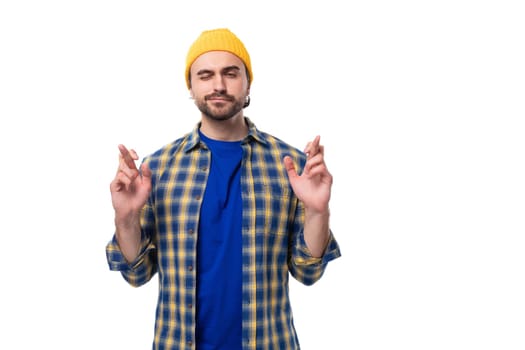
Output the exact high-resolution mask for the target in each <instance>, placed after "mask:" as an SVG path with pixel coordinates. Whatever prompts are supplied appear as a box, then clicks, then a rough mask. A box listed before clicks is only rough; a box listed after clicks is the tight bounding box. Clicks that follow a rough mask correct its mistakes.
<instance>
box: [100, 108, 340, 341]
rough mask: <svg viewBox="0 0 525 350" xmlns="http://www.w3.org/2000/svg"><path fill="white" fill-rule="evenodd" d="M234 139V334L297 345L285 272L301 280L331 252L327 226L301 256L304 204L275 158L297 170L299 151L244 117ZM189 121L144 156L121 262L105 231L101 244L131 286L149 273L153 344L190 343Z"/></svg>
mask: <svg viewBox="0 0 525 350" xmlns="http://www.w3.org/2000/svg"><path fill="white" fill-rule="evenodd" d="M246 122H247V123H248V125H249V133H248V135H247V136H246V137H245V138H244V140H243V141H242V149H243V160H242V169H241V191H242V201H243V209H242V281H243V282H242V299H243V300H242V316H243V320H242V336H243V339H242V342H243V349H252V350H256V349H261V350H262V349H275V350H286V349H299V348H300V347H299V341H298V339H297V334H296V331H295V328H294V324H293V316H292V310H291V306H290V300H289V290H288V278H289V273H290V274H291V275H292V276H293V277H294V278H296V279H297V280H298V281H299V282H301V283H304V284H305V285H311V284H313V283H314V282H316V281H317V280H319V279H320V278H321V276H322V275H323V272H324V270H325V268H326V265H327V263H328V262H329V261H331V260H333V259H335V258H337V257H339V256H340V255H341V253H340V250H339V246H338V244H337V242H336V240H335V238H334V237H333V235H332V234H330V241H329V243H328V246H327V248H326V251H325V253H324V255H323V257H322V258H314V257H312V256H311V254H310V252H309V250H308V248H307V246H306V243H305V240H304V236H303V231H302V230H303V223H304V208H303V206H302V203H301V202H300V201H299V200H298V199H297V197H296V196H295V195H294V193H293V191H292V188H291V187H290V183H289V181H288V175H287V173H286V170H285V168H284V166H283V162H282V159H283V157H284V156H285V155H290V156H291V157H292V159H293V160H294V162H295V165H296V169H298V172H299V173H300V171H301V170H302V169H303V167H304V164H305V162H306V157H305V154H304V153H303V152H301V151H299V150H298V149H296V148H294V147H291V146H289V145H287V144H286V143H284V142H283V141H281V140H279V139H278V138H276V137H274V136H271V135H269V134H267V133H264V132H261V131H259V130H258V129H257V128H256V127H255V125H254V124H253V123H252V122H251V121H250V120H249V119H248V118H246ZM199 127H200V123H199V124H197V126H196V127H195V129H194V130H193V131H192V132H191V133H189V134H187V135H185V136H184V137H182V138H180V139H178V140H176V141H174V142H173V143H171V144H168V145H166V146H165V147H163V148H161V149H160V150H158V151H156V152H155V153H153V154H152V155H150V156H148V157H146V158H144V162H146V163H147V164H148V165H149V168H150V169H151V170H152V172H153V176H152V185H153V187H152V192H151V195H150V198H149V200H148V202H147V204H146V205H145V206H144V208H143V211H142V215H141V225H142V248H141V251H140V253H139V256H138V257H137V258H136V260H135V261H133V262H131V263H128V262H127V261H126V260H125V258H124V257H123V255H122V253H121V252H120V249H119V246H118V243H117V241H116V238H115V236H113V239H112V240H111V241H110V242H109V243H108V245H107V246H106V254H107V260H108V264H109V268H110V269H111V270H115V271H120V272H121V273H122V275H123V277H124V278H125V280H126V281H128V282H129V283H130V284H131V285H133V286H140V285H143V284H144V283H146V282H148V281H149V280H150V279H151V278H152V277H153V276H154V274H155V273H158V274H159V275H158V277H159V293H160V294H159V298H158V304H157V310H156V321H155V336H154V341H153V348H154V349H158V350H161V349H162V350H175V349H177V350H179V349H192V348H194V347H195V307H194V305H195V301H196V289H195V287H196V274H197V273H198V271H196V268H195V267H196V262H197V256H196V249H197V238H198V231H197V228H198V222H199V213H200V207H201V202H202V198H203V195H204V190H205V187H206V182H207V178H208V171H209V169H210V164H211V154H210V151H209V150H208V149H207V148H206V145H205V144H204V143H203V142H201V140H200V138H199V133H198V128H199Z"/></svg>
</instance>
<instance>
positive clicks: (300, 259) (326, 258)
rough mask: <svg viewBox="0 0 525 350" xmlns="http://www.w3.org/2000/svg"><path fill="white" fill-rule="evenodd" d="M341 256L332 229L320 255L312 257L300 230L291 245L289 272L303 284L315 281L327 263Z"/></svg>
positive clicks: (322, 272)
mask: <svg viewBox="0 0 525 350" xmlns="http://www.w3.org/2000/svg"><path fill="white" fill-rule="evenodd" d="M340 256H341V250H340V248H339V244H338V243H337V241H336V239H335V237H334V235H333V233H332V231H330V238H329V241H328V244H327V246H326V249H325V252H324V254H323V256H322V257H319V258H316V257H313V256H312V254H311V253H310V250H309V249H308V246H307V245H306V241H305V239H304V232H303V231H301V232H300V233H299V234H298V235H297V236H296V237H295V242H294V244H293V246H292V255H291V262H290V272H291V274H292V276H294V278H295V279H297V280H298V281H299V282H301V283H303V284H305V285H312V284H314V283H315V282H317V281H318V280H319V279H320V278H321V277H322V275H323V274H324V271H325V269H326V266H327V265H328V263H329V262H330V261H332V260H334V259H336V258H338V257H340Z"/></svg>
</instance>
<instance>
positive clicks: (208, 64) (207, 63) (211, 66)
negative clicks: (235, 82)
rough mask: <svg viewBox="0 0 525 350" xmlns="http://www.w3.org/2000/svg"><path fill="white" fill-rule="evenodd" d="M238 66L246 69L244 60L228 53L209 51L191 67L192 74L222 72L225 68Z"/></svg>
mask: <svg viewBox="0 0 525 350" xmlns="http://www.w3.org/2000/svg"><path fill="white" fill-rule="evenodd" d="M231 66H237V67H239V68H242V67H244V63H243V62H242V60H241V59H240V58H239V57H237V56H235V55H234V54H232V53H230V52H227V51H209V52H206V53H203V54H202V55H200V56H199V57H197V59H196V60H195V61H194V62H193V64H192V65H191V71H192V72H198V71H200V70H203V69H206V70H221V69H223V68H225V67H231Z"/></svg>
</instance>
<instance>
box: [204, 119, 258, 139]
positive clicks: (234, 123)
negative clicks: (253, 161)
mask: <svg viewBox="0 0 525 350" xmlns="http://www.w3.org/2000/svg"><path fill="white" fill-rule="evenodd" d="M200 131H201V132H202V133H203V134H204V135H206V136H207V137H209V138H210V139H214V140H219V141H240V140H242V139H243V138H244V137H245V136H246V135H248V125H247V124H246V122H245V121H244V116H243V114H242V113H239V114H237V115H235V116H234V117H232V118H230V119H228V120H214V119H211V118H208V117H206V116H204V115H203V116H202V118H201V126H200Z"/></svg>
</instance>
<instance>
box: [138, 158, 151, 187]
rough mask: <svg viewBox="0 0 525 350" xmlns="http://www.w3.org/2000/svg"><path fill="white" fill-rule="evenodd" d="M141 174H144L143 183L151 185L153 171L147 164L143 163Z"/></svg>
mask: <svg viewBox="0 0 525 350" xmlns="http://www.w3.org/2000/svg"><path fill="white" fill-rule="evenodd" d="M140 172H141V173H142V182H143V183H144V182H146V183H147V184H149V185H151V175H152V173H151V170H150V168H149V167H148V165H147V164H146V163H143V164H142V165H141V166H140Z"/></svg>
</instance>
